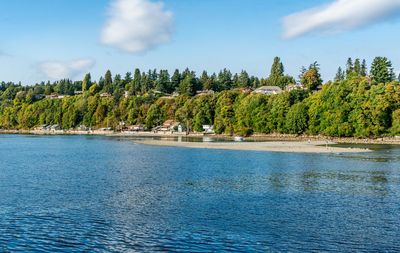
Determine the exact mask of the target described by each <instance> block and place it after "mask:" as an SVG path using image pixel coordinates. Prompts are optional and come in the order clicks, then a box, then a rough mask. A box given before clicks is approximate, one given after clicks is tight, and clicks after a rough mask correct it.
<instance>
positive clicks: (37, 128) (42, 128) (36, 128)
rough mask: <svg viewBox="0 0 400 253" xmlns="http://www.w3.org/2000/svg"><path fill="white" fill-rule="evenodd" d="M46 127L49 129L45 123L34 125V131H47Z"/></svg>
mask: <svg viewBox="0 0 400 253" xmlns="http://www.w3.org/2000/svg"><path fill="white" fill-rule="evenodd" d="M48 129H49V125H47V124H44V125H41V126H38V127H35V130H36V131H47V130H48Z"/></svg>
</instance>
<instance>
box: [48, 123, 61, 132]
mask: <svg viewBox="0 0 400 253" xmlns="http://www.w3.org/2000/svg"><path fill="white" fill-rule="evenodd" d="M50 130H51V131H59V130H61V127H60V125H58V124H55V125H52V126H51V127H50Z"/></svg>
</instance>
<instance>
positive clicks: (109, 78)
mask: <svg viewBox="0 0 400 253" xmlns="http://www.w3.org/2000/svg"><path fill="white" fill-rule="evenodd" d="M112 82H113V81H112V76H111V71H110V70H107V72H106V74H105V75H104V86H105V87H107V89H109V88H110V87H111V84H112Z"/></svg>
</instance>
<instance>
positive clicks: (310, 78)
mask: <svg viewBox="0 0 400 253" xmlns="http://www.w3.org/2000/svg"><path fill="white" fill-rule="evenodd" d="M301 84H302V85H304V86H305V87H307V89H309V90H315V89H316V88H317V87H318V86H320V85H322V79H321V75H320V73H319V71H318V69H317V68H316V67H311V68H310V69H309V70H308V71H307V72H306V73H304V75H303V76H302V78H301Z"/></svg>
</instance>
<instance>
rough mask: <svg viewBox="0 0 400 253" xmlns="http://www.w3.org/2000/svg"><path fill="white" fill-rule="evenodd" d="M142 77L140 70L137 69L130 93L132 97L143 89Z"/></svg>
mask: <svg viewBox="0 0 400 253" xmlns="http://www.w3.org/2000/svg"><path fill="white" fill-rule="evenodd" d="M141 86H142V75H141V74H140V70H139V69H138V68H137V69H135V74H133V80H132V85H131V87H130V89H129V93H130V94H131V95H133V94H136V93H137V92H138V91H141V89H142V87H141Z"/></svg>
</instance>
